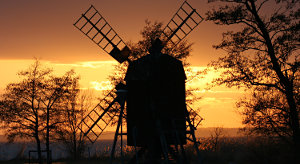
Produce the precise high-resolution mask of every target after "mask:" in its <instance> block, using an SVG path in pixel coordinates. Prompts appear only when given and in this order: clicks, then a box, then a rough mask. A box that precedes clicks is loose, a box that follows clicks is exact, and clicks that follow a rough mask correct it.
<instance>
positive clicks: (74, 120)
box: [53, 85, 94, 160]
mask: <svg viewBox="0 0 300 164" xmlns="http://www.w3.org/2000/svg"><path fill="white" fill-rule="evenodd" d="M93 100H94V99H93V95H92V92H91V91H90V90H80V89H79V87H78V85H73V89H72V91H71V98H69V99H66V101H64V102H62V104H61V109H62V111H63V113H64V116H65V117H64V118H63V120H64V123H63V124H60V125H59V126H57V127H56V131H55V132H54V134H53V136H54V137H53V138H54V139H55V140H56V141H59V142H62V143H63V144H64V145H65V147H66V149H67V151H68V152H69V154H70V155H71V156H72V158H73V159H75V160H76V159H78V158H80V157H81V156H82V154H83V152H84V150H85V148H86V145H85V144H86V142H85V139H84V136H83V135H84V134H83V132H82V131H81V130H80V126H82V124H80V122H81V120H82V119H83V118H84V116H85V115H86V114H87V112H88V111H90V108H91V107H92V104H93Z"/></svg>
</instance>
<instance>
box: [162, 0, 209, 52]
mask: <svg viewBox="0 0 300 164" xmlns="http://www.w3.org/2000/svg"><path fill="white" fill-rule="evenodd" d="M202 21H203V18H202V17H201V16H200V15H199V13H197V11H196V9H194V8H193V7H192V6H191V5H190V4H189V3H188V2H187V1H185V2H183V4H182V5H181V6H180V8H179V9H178V10H177V12H176V13H175V14H174V16H173V17H172V19H171V20H170V22H169V23H168V24H167V26H166V27H165V28H164V30H163V33H162V40H165V41H166V42H169V41H170V42H171V44H172V45H173V46H172V47H175V46H176V45H177V44H178V43H179V42H180V41H181V40H183V39H184V38H185V37H186V36H187V35H188V34H189V33H190V32H191V31H192V30H194V29H195V28H196V27H197V26H198V25H199V24H200V23H201V22H202Z"/></svg>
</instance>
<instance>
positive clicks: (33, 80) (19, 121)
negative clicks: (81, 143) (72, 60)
mask: <svg viewBox="0 0 300 164" xmlns="http://www.w3.org/2000/svg"><path fill="white" fill-rule="evenodd" d="M19 76H20V77H21V78H22V81H21V82H18V83H11V84H9V85H8V86H7V87H6V90H5V93H4V94H3V95H1V103H0V113H1V114H0V120H1V122H2V124H3V126H2V128H3V129H4V130H5V131H6V135H7V137H8V139H9V141H11V142H13V141H14V139H15V138H16V137H23V138H29V139H34V140H35V141H36V144H37V152H38V159H39V163H42V159H41V140H42V139H43V136H44V134H45V133H46V134H49V131H48V130H46V129H49V128H51V127H53V126H55V125H56V124H58V123H60V119H59V117H60V116H61V115H60V112H59V111H58V110H57V109H58V108H55V107H56V105H57V103H58V102H59V101H62V99H64V98H66V96H67V95H68V94H69V93H68V90H69V87H70V86H71V85H72V83H73V82H74V80H75V81H76V79H77V77H74V73H73V72H72V71H71V72H67V73H66V74H65V75H63V76H62V77H56V76H53V75H52V70H51V69H48V68H43V67H42V65H41V64H40V62H39V61H38V60H36V61H35V62H34V64H33V65H32V66H30V67H29V68H28V69H27V70H25V71H21V72H20V73H19ZM50 110H51V112H50ZM47 115H48V116H47ZM54 115H55V117H53V116H54ZM50 117H51V121H49V120H50V119H49V118H50ZM52 117H53V119H52ZM45 131H46V132H45ZM46 136H47V135H46ZM46 138H49V137H46ZM48 146H49V143H48ZM48 149H49V147H48Z"/></svg>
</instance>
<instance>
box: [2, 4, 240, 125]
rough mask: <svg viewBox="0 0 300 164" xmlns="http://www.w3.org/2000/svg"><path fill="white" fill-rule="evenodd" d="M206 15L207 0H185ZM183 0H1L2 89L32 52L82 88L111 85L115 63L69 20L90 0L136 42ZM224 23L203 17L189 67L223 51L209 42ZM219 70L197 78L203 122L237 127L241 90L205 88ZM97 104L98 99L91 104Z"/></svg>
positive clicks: (29, 60)
mask: <svg viewBox="0 0 300 164" xmlns="http://www.w3.org/2000/svg"><path fill="white" fill-rule="evenodd" d="M188 2H189V3H190V4H191V5H192V6H193V7H194V8H195V9H196V10H197V12H199V14H200V15H202V16H204V13H205V12H206V11H207V10H208V9H210V8H211V7H212V6H209V5H208V4H207V3H206V2H207V1H206V0H188ZM182 3H183V0H151V1H150V0H43V1H41V0H26V1H25V0H1V1H0V22H1V26H0V76H1V81H0V91H1V92H3V89H4V88H5V86H6V85H7V84H8V83H10V82H16V81H18V76H17V75H16V73H17V72H18V71H20V70H22V69H25V68H27V67H28V66H29V65H30V64H32V63H33V58H34V57H36V58H38V59H39V60H41V61H42V63H43V64H44V65H45V66H47V67H51V68H53V69H54V70H55V72H56V73H57V74H62V73H64V72H66V71H68V70H70V69H74V70H75V71H76V72H77V74H79V75H80V77H81V80H80V84H81V87H82V88H85V89H88V88H90V89H91V88H93V89H96V90H97V91H98V92H101V90H104V89H110V88H109V86H110V85H109V81H108V80H107V77H108V75H109V74H110V73H112V71H113V65H116V64H118V63H117V62H116V61H114V60H113V58H112V57H110V56H109V55H107V54H106V53H105V52H104V51H103V50H101V49H100V48H99V47H98V46H96V45H95V44H94V43H93V42H92V41H90V40H89V39H88V38H87V37H86V36H84V35H83V34H82V33H81V32H80V31H78V29H76V28H75V27H74V26H73V23H74V22H75V21H76V20H77V19H78V18H79V16H80V14H81V13H83V12H84V11H85V10H86V9H87V8H88V7H89V6H90V5H91V4H93V5H94V6H95V7H96V8H97V9H98V11H100V13H101V14H102V15H103V16H104V17H105V19H106V20H107V21H108V22H109V23H110V25H111V26H112V27H113V28H114V29H115V31H116V32H117V33H118V34H119V35H120V36H121V37H122V39H123V40H124V41H132V42H137V41H138V40H139V39H140V38H141V36H140V34H139V32H140V31H141V29H142V28H143V27H144V25H145V20H146V19H148V20H150V21H159V22H163V23H165V24H166V23H168V21H169V20H170V19H171V17H172V16H173V14H174V13H175V12H176V11H177V9H178V8H179V7H180V5H181V4H182ZM226 30H227V28H226V27H222V26H216V25H214V24H212V23H211V22H205V21H204V22H202V23H201V24H200V25H199V26H198V27H197V28H196V29H195V30H194V31H193V32H192V33H191V34H190V35H189V36H188V37H187V39H188V41H190V42H192V43H194V45H193V51H192V56H191V57H190V58H189V59H188V61H189V62H190V63H191V67H192V69H193V70H202V69H204V68H206V65H207V64H208V63H209V62H211V61H212V60H216V59H217V58H218V57H220V56H222V54H223V55H224V53H225V52H222V51H217V50H215V49H213V48H212V45H214V44H217V43H219V42H220V41H221V37H222V35H221V34H222V32H225V31H226ZM217 75H218V73H216V72H209V73H208V75H207V76H206V77H205V78H203V79H195V80H194V81H193V82H191V83H189V85H190V86H193V87H198V88H199V89H200V90H199V91H198V94H199V95H200V96H202V100H201V101H199V102H198V103H196V104H195V107H194V108H196V107H200V115H201V116H202V117H204V119H205V120H204V121H203V123H202V127H215V126H223V127H241V126H242V124H241V118H240V115H239V114H238V113H237V110H236V108H235V101H236V100H238V99H239V98H241V97H242V96H243V91H242V90H237V89H232V88H231V89H229V88H225V87H222V86H221V87H216V88H212V89H209V90H207V89H205V88H206V83H209V82H210V81H211V80H212V79H213V78H214V77H217ZM95 105H96V104H95Z"/></svg>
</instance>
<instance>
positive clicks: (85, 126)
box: [78, 89, 120, 143]
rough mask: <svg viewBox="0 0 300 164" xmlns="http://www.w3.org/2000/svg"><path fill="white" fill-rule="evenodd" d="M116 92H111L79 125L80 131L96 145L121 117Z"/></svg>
mask: <svg viewBox="0 0 300 164" xmlns="http://www.w3.org/2000/svg"><path fill="white" fill-rule="evenodd" d="M115 92H116V90H115V89H113V90H111V91H110V92H109V93H108V94H107V95H106V96H105V97H104V98H103V99H102V100H101V101H100V103H99V104H98V105H96V106H95V107H94V109H92V110H91V111H90V112H89V113H88V114H87V115H86V116H85V117H84V118H83V119H82V121H81V122H80V123H79V126H78V127H79V129H80V130H81V132H82V133H83V134H84V136H85V137H87V138H88V139H89V140H90V141H91V142H92V143H94V142H95V141H96V140H97V139H98V138H99V136H100V135H101V134H102V133H103V131H104V130H105V129H106V128H107V126H109V125H110V124H111V122H112V121H113V120H114V119H115V118H117V117H118V116H119V108H120V104H119V103H118V102H117V101H116V97H117V94H116V93H115Z"/></svg>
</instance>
